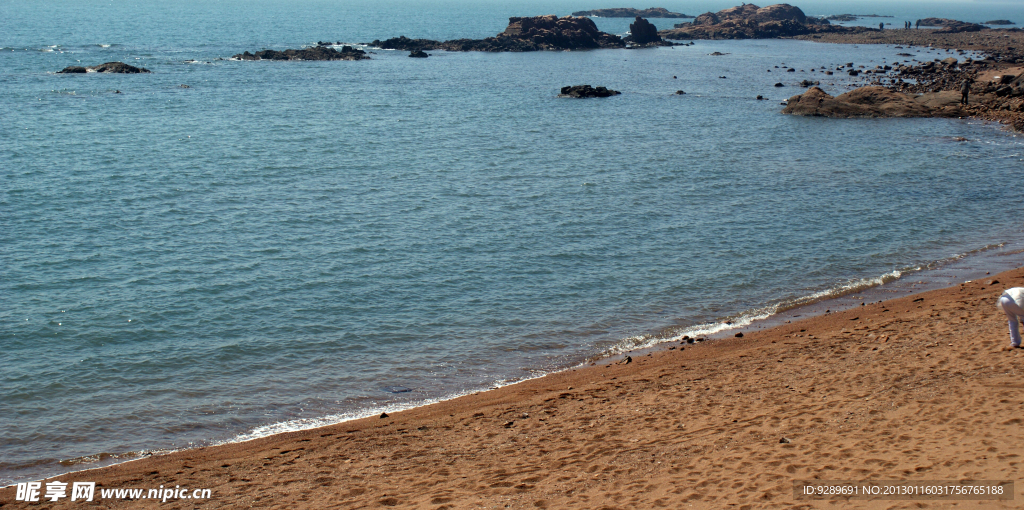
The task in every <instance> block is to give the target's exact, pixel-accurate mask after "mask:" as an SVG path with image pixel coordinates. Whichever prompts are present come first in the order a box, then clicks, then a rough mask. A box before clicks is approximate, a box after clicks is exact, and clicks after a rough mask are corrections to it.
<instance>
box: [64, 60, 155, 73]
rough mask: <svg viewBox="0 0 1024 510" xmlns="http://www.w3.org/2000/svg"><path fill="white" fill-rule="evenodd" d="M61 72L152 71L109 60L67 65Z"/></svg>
mask: <svg viewBox="0 0 1024 510" xmlns="http://www.w3.org/2000/svg"><path fill="white" fill-rule="evenodd" d="M58 72H59V73H65V74H80V73H87V72H95V73H119V74H139V73H149V72H152V71H150V70H149V69H146V68H144V67H135V66H130V65H128V64H125V63H124V62H107V63H105V64H100V65H98V66H91V67H81V66H70V67H65V68H64V69H63V70H61V71H58Z"/></svg>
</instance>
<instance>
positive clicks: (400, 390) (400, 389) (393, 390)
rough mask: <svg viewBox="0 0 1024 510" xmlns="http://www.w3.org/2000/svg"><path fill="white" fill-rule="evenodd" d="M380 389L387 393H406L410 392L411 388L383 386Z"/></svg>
mask: <svg viewBox="0 0 1024 510" xmlns="http://www.w3.org/2000/svg"><path fill="white" fill-rule="evenodd" d="M381 389H382V390H384V391H386V392H388V393H408V392H410V391H412V389H411V388H406V387H405V386H384V387H382V388H381Z"/></svg>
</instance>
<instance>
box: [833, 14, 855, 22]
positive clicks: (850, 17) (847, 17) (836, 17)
mask: <svg viewBox="0 0 1024 510" xmlns="http://www.w3.org/2000/svg"><path fill="white" fill-rule="evenodd" d="M857 18H858V16H857V15H856V14H833V15H831V16H826V17H825V19H827V20H829V21H857Z"/></svg>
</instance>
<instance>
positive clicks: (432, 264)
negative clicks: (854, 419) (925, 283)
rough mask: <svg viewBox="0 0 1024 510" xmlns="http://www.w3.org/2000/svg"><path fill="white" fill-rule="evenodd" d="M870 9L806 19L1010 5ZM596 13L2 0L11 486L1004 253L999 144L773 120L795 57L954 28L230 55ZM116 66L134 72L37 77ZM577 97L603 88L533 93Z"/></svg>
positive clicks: (1015, 157)
mask: <svg viewBox="0 0 1024 510" xmlns="http://www.w3.org/2000/svg"><path fill="white" fill-rule="evenodd" d="M871 5H872V4H861V3H854V2H850V4H849V5H832V4H828V6H827V7H828V10H826V8H825V4H817V5H815V4H811V5H809V6H808V7H805V10H807V11H808V13H809V14H835V13H840V12H853V13H857V14H888V12H883V11H885V10H886V9H887V8H891V9H892V11H891V12H892V13H896V14H900V15H903V16H905V17H907V18H908V19H916V18H919V17H925V16H941V17H959V18H960V19H966V20H968V21H985V20H987V19H989V18H996V17H1002V18H1006V17H1008V18H1011V19H1015V20H1016V21H1018V22H1022V21H1024V15H1022V14H1024V13H1022V12H1021V8H1019V7H1015V6H1011V5H1009V4H996V5H986V6H985V7H986V8H990V9H989V11H985V10H984V9H981V10H974V11H972V12H971V13H965V12H961V11H959V10H957V9H959V7H957V6H956V4H942V3H937V4H924V3H907V4H905V5H896V6H892V5H889V4H884V5H880V6H876V7H872V6H871ZM611 6H613V5H593V4H586V3H584V2H576V1H573V2H564V3H556V4H551V3H529V2H525V3H505V2H494V3H487V2H482V1H477V2H473V1H465V2H422V3H419V2H373V3H369V2H367V3H358V2H331V1H322V2H297V1H295V2H292V1H285V0H278V1H262V2H233V1H226V2H198V1H196V2H159V1H132V2H128V1H117V0H114V1H81V2H74V3H70V2H58V1H45V0H44V1H39V2H13V1H8V0H3V1H0V19H2V20H3V21H2V23H3V30H0V87H2V90H3V93H2V94H0V103H2V104H0V112H3V113H2V114H0V115H2V117H0V118H2V122H0V367H2V371H0V484H8V483H13V482H16V481H20V480H25V479H31V478H39V477H43V476H48V475H53V474H56V473H60V472H63V471H67V470H72V469H81V468H85V467H91V466H95V465H100V464H102V463H104V462H110V461H114V460H117V459H124V458H131V457H133V456H135V455H138V454H139V453H140V452H149V451H160V450H168V449H178V448H187V447H190V446H195V445H202V444H211V443H216V442H222V441H232V440H239V439H245V438H250V437H257V436H260V435H266V434H269V433H273V432H277V431H282V430H291V429H296V428H301V427H307V426H313V425H317V424H324V423H330V422H336V421H339V420H343V419H347V418H351V417H357V416H365V415H369V414H372V413H379V412H380V411H381V410H392V409H398V408H403V407H408V406H413V405H418V404H422V403H424V402H429V401H434V400H437V399H443V398H448V397H451V396H454V395H458V394H462V393H466V392H472V391H477V390H480V389H486V388H489V387H493V386H497V385H502V384H508V383H511V382H515V381H518V380H522V379H524V378H529V377H534V376H537V375H541V374H544V373H547V372H550V371H553V370H558V369H564V368H566V367H571V366H574V365H577V364H579V363H581V362H585V361H587V360H590V359H594V358H595V357H599V356H601V355H602V353H609V352H620V351H626V350H629V349H632V348H635V347H638V346H643V345H649V344H651V343H655V342H658V341H662V340H665V339H670V338H672V337H673V336H676V335H680V334H684V333H685V332H697V331H699V332H704V333H707V332H712V331H717V330H720V329H721V328H722V327H725V323H726V322H732V323H733V324H734V325H735V324H742V323H746V322H749V320H751V319H752V318H755V317H763V316H767V315H770V314H771V313H772V312H773V311H775V310H778V309H781V308H784V307H785V306H788V304H792V303H799V302H802V301H806V300H812V299H817V298H819V297H824V296H829V295H834V294H841V293H843V292H845V291H848V290H851V289H860V288H863V287H866V286H870V285H874V284H877V283H880V282H882V281H890V280H893V279H898V278H899V277H900V276H903V278H904V279H906V277H907V275H909V274H915V271H916V270H918V269H919V268H924V267H936V266H937V267H942V266H943V264H947V263H948V262H949V261H952V260H958V259H959V260H961V262H960V263H963V262H962V260H975V259H971V257H972V256H980V255H970V254H979V253H980V254H985V253H988V254H992V253H1002V254H1005V253H1009V255H1003V256H1002V258H1001V259H1000V260H1003V261H1004V264H1007V265H1010V266H1012V265H1020V264H1019V263H1018V262H1017V261H1016V260H1015V259H1016V258H1019V254H1014V250H1013V249H1011V248H1014V247H1017V246H1019V245H1020V243H1021V242H1022V240H1024V236H1022V232H1021V231H1022V224H1021V221H1020V219H1019V217H1018V216H1017V215H1016V214H1015V213H1016V210H1017V209H1018V208H1019V204H1020V203H1021V201H1022V199H1024V187H1022V186H1020V185H1019V183H1017V182H1016V181H1015V180H1014V177H1015V176H1017V175H1019V172H1020V169H1021V165H1022V159H1024V145H1022V143H1021V139H1020V138H1018V137H1017V136H1016V135H1014V134H1012V133H1009V132H1006V131H1005V130H1003V129H1001V128H1000V126H997V125H992V124H988V123H984V122H979V121H971V120H957V119H952V120H950V119H860V120H829V119H819V118H802V117H791V116H784V115H781V114H780V113H779V112H780V110H781V109H782V106H781V105H780V102H782V101H783V100H785V99H786V98H787V97H789V96H792V95H795V94H798V93H800V92H802V91H803V90H804V89H803V88H801V87H799V86H798V85H797V83H798V82H799V81H801V80H803V79H809V80H812V81H820V82H821V86H822V87H823V88H824V89H825V90H827V91H829V92H831V93H840V92H843V91H845V90H849V88H850V87H852V86H853V83H852V82H851V81H849V80H850V78H849V77H847V76H845V75H844V74H842V73H837V74H834V75H832V76H829V75H826V74H825V73H824V72H823V71H824V70H826V69H835V68H836V67H839V66H842V65H844V64H845V63H846V62H855V63H857V65H865V66H869V67H874V66H875V65H880V64H885V63H893V62H895V61H898V60H900V61H902V60H913V59H918V60H931V59H933V58H945V57H947V56H949V55H950V54H949V53H947V52H945V51H944V50H929V49H922V48H914V49H898V48H894V47H888V46H867V45H860V46H856V47H853V46H841V45H823V44H816V43H811V42H804V41H787V40H771V41H696V43H695V44H694V45H692V46H677V47H673V48H656V49H647V50H625V49H623V50H599V51H577V52H542V53H447V52H440V51H438V52H431V53H432V55H431V57H430V58H428V59H411V58H408V57H407V54H406V53H405V52H397V51H383V50H374V49H373V48H371V47H367V46H360V47H363V48H365V49H366V50H368V51H370V56H371V57H372V60H368V61H360V62H238V61H232V60H227V59H228V58H229V57H231V56H232V55H234V54H237V53H241V52H243V51H255V50H260V49H263V48H272V49H286V48H299V47H303V46H308V45H312V44H316V42H317V41H319V40H330V41H334V42H339V41H340V42H343V43H349V44H358V43H363V42H366V41H372V40H373V39H386V38H388V37H394V36H398V35H406V36H409V37H425V38H435V39H451V38H458V37H486V36H490V35H494V34H496V33H498V32H500V31H501V30H503V29H504V27H505V25H506V23H507V18H508V17H509V16H529V15H541V14H549V13H551V14H559V15H567V14H569V13H571V12H572V11H574V10H581V9H590V8H597V7H611ZM614 6H618V5H614ZM664 6H665V7H667V8H669V9H670V10H674V11H680V12H684V13H689V14H699V13H701V12H704V11H706V10H718V9H721V8H725V7H729V6H730V4H729V3H726V2H719V3H715V2H705V3H692V4H687V3H675V4H665V5H664ZM636 7H644V6H636ZM865 10H872V11H874V12H870V13H869V12H860V11H865ZM897 11H898V12H897ZM969 15H970V16H976V17H977V18H975V17H970V16H969ZM978 18H985V19H978ZM595 21H596V22H597V24H598V26H599V27H600V28H601V29H602V30H605V31H608V32H612V33H616V34H619V35H624V34H625V32H626V31H627V30H628V24H629V22H630V21H631V20H628V19H600V18H599V19H596V20H595ZM651 21H652V22H654V23H655V25H657V26H658V27H659V28H670V26H671V24H672V23H676V22H680V21H685V20H658V19H655V20H651ZM907 51H910V52H912V54H913V55H914V57H913V58H910V57H903V56H899V55H897V53H902V52H907ZM716 52H717V53H723V54H724V55H711V54H712V53H716ZM108 61H123V62H126V63H128V64H131V65H135V66H141V67H145V68H148V69H150V70H152V71H153V72H152V74H142V75H102V74H95V73H94V74H88V75H61V74H56V73H55V72H56V71H58V70H60V69H62V68H64V67H66V66H69V65H97V64H100V63H103V62H108ZM776 66H778V67H776ZM788 67H793V68H795V69H797V71H796V72H792V73H788V72H785V71H786V68H788ZM777 82H781V83H783V84H784V87H775V86H774V84H775V83H777ZM576 84H591V85H594V86H607V87H609V88H612V89H615V90H619V91H622V92H623V93H622V95H620V96H615V97H612V98H607V99H599V100H569V99H560V98H558V97H556V96H557V94H558V90H559V88H560V87H562V86H565V85H576ZM186 86H187V87H186ZM677 91H683V92H685V94H677V93H676V92H677ZM758 95H762V96H763V97H765V98H767V100H760V101H759V100H756V99H755V98H756V96H758ZM965 254H968V255H970V256H968V258H967V259H963V257H964V256H965ZM977 260H981V259H977ZM1006 261H1009V262H1006ZM978 264H982V263H981V262H978V263H976V264H974V266H975V267H977V266H978ZM968 265H970V264H968Z"/></svg>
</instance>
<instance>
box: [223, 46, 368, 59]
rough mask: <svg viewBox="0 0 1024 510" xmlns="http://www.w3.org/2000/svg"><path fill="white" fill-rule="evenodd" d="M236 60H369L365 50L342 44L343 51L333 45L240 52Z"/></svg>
mask: <svg viewBox="0 0 1024 510" xmlns="http://www.w3.org/2000/svg"><path fill="white" fill-rule="evenodd" d="M231 58H233V59H235V60H368V59H369V58H370V57H369V56H368V55H367V54H366V52H365V51H363V50H360V49H357V48H353V47H351V46H342V47H341V51H338V50H336V49H334V48H333V47H331V46H313V47H310V48H302V49H301V50H284V51H276V50H263V51H257V52H256V53H249V52H248V51H247V52H245V53H239V54H237V55H235V56H233V57H231Z"/></svg>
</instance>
